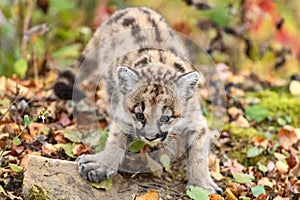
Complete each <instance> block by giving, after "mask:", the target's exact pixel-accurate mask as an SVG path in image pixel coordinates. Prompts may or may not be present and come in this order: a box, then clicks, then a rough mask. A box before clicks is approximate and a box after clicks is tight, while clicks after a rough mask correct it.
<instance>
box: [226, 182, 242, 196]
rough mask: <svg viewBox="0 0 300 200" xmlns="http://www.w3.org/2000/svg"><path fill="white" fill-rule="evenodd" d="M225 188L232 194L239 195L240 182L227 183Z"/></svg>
mask: <svg viewBox="0 0 300 200" xmlns="http://www.w3.org/2000/svg"><path fill="white" fill-rule="evenodd" d="M226 189H229V190H230V191H231V192H232V193H233V194H234V196H239V193H240V184H239V183H235V182H231V183H227V185H226Z"/></svg>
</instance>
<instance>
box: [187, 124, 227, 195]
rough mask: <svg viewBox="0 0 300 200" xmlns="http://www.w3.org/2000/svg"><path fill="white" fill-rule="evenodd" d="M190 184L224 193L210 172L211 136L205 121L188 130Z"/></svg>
mask: <svg viewBox="0 0 300 200" xmlns="http://www.w3.org/2000/svg"><path fill="white" fill-rule="evenodd" d="M187 134H188V145H189V149H188V169H187V176H188V186H198V187H202V188H204V189H207V190H209V191H210V192H213V193H222V189H221V188H219V187H218V185H217V184H216V183H215V182H214V181H213V179H212V178H211V176H210V173H209V167H208V155H209V147H210V145H209V143H210V141H209V137H208V128H207V125H206V121H205V123H202V124H201V125H199V126H198V127H197V128H196V130H190V131H188V133H187Z"/></svg>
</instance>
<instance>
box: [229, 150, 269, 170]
mask: <svg viewBox="0 0 300 200" xmlns="http://www.w3.org/2000/svg"><path fill="white" fill-rule="evenodd" d="M228 154H229V157H230V158H231V159H237V161H238V162H239V163H240V164H242V165H244V166H245V167H249V166H256V165H257V163H258V162H260V163H267V161H268V159H269V157H268V156H266V155H263V154H261V155H259V156H256V157H253V158H248V157H247V153H246V152H243V151H241V150H238V151H230V152H228Z"/></svg>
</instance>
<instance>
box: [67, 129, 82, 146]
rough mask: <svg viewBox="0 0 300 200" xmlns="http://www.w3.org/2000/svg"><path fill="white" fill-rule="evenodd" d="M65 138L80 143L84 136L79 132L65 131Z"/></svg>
mask: <svg viewBox="0 0 300 200" xmlns="http://www.w3.org/2000/svg"><path fill="white" fill-rule="evenodd" d="M64 137H65V138H67V139H69V140H70V141H71V142H76V143H80V142H81V138H82V134H81V133H80V132H79V131H73V130H70V129H66V130H65V131H64Z"/></svg>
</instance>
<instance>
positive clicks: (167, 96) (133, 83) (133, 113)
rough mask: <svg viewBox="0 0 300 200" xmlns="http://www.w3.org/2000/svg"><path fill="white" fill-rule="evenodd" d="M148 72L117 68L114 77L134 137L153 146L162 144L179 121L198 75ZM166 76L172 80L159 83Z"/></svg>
mask: <svg viewBox="0 0 300 200" xmlns="http://www.w3.org/2000/svg"><path fill="white" fill-rule="evenodd" d="M144 69H147V68H144ZM151 69H154V70H145V71H141V72H137V71H135V70H132V69H130V68H127V67H118V69H117V75H118V81H119V83H118V85H119V89H120V92H121V93H122V94H123V95H124V102H123V106H124V110H125V111H127V112H128V113H129V117H130V118H131V120H130V121H132V125H133V127H134V128H135V129H136V136H137V137H138V138H140V139H142V140H144V141H146V142H148V143H152V144H153V143H154V144H155V143H157V142H161V141H164V140H165V139H166V138H167V136H168V134H169V133H170V130H172V127H173V126H174V125H175V124H176V123H178V122H179V121H180V120H181V117H182V112H183V111H184V110H185V109H184V108H185V105H186V103H188V100H189V99H190V98H191V97H193V95H194V92H195V89H196V87H197V84H198V81H199V74H198V72H190V73H186V74H179V73H178V72H176V71H170V70H169V71H167V72H165V73H156V72H157V71H158V70H157V71H155V68H153V67H152V68H151ZM158 69H159V68H158ZM139 73H140V74H139ZM166 73H168V74H169V75H170V74H171V75H172V76H170V77H172V80H169V81H168V80H166V81H164V80H163V77H164V74H166ZM141 76H143V77H141ZM169 79H171V78H169ZM156 80H160V81H156ZM169 82H171V83H169Z"/></svg>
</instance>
